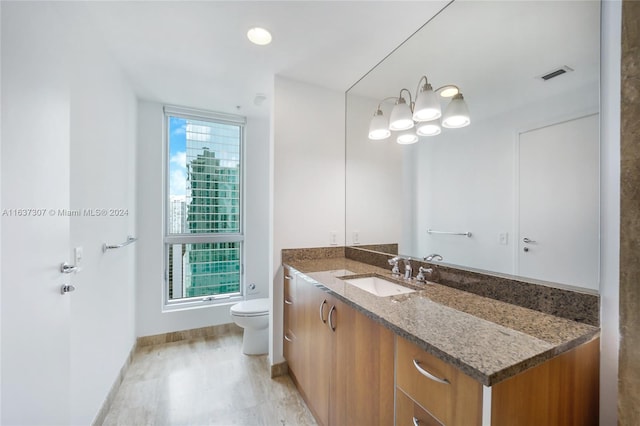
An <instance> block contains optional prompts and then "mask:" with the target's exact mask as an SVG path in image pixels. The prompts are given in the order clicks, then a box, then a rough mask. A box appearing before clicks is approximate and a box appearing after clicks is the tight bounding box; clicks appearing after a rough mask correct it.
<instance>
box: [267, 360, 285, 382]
mask: <svg viewBox="0 0 640 426" xmlns="http://www.w3.org/2000/svg"><path fill="white" fill-rule="evenodd" d="M287 373H289V364H287V361H283V362H279V363H277V364H274V365H272V366H271V378H272V379H273V378H274V377H280V376H284V375H285V374H287Z"/></svg>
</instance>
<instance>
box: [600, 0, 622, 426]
mask: <svg viewBox="0 0 640 426" xmlns="http://www.w3.org/2000/svg"><path fill="white" fill-rule="evenodd" d="M621 16H622V3H621V2H619V1H605V2H603V7H602V35H601V46H602V48H601V61H602V62H601V68H600V70H601V74H600V75H601V77H600V78H601V86H600V92H601V117H602V127H601V129H600V143H601V146H600V149H601V158H600V164H601V176H600V179H601V184H600V186H601V194H600V205H601V208H600V214H601V216H600V229H601V233H600V235H601V237H600V238H601V240H600V309H601V311H600V318H601V320H600V327H601V340H600V351H601V352H600V424H601V425H615V424H617V423H618V414H617V413H618V407H617V401H618V350H619V346H620V324H619V323H620V321H619V305H620V291H619V289H620V279H619V277H620V52H621V26H622V22H621Z"/></svg>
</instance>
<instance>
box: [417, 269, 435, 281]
mask: <svg viewBox="0 0 640 426" xmlns="http://www.w3.org/2000/svg"><path fill="white" fill-rule="evenodd" d="M425 272H426V273H428V274H433V268H424V267H422V266H421V267H420V268H418V275H416V281H418V282H421V283H423V282H425V281H427V278H426V277H425V276H424V273H425Z"/></svg>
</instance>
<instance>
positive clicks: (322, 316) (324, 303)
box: [320, 299, 327, 324]
mask: <svg viewBox="0 0 640 426" xmlns="http://www.w3.org/2000/svg"><path fill="white" fill-rule="evenodd" d="M326 304H327V299H324V300H323V301H322V303H321V304H320V321H322V323H323V324H326V323H327V320H326V319H324V305H326Z"/></svg>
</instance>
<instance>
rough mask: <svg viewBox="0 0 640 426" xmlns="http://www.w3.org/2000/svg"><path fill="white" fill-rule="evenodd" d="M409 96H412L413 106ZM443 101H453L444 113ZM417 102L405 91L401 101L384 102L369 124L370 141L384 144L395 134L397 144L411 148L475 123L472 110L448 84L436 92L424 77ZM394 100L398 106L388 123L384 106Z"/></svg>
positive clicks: (417, 91)
mask: <svg viewBox="0 0 640 426" xmlns="http://www.w3.org/2000/svg"><path fill="white" fill-rule="evenodd" d="M423 80H424V84H423ZM403 94H405V95H403ZM405 96H408V98H409V103H407V100H406V99H405ZM440 98H451V101H450V102H449V104H448V105H447V107H446V108H445V110H444V113H443V112H442V108H441V106H440V100H441V99H440ZM415 99H416V100H415V102H413V98H412V96H411V92H410V91H409V90H407V89H401V90H400V94H399V95H398V97H388V98H384V99H383V100H381V101H380V103H378V107H377V108H376V111H375V112H374V113H373V118H372V119H371V122H370V123H369V139H371V140H374V141H377V140H384V139H387V138H388V137H389V136H391V132H396V135H397V136H396V142H398V143H399V144H402V145H407V144H412V143H416V142H418V140H419V136H435V135H439V134H440V133H441V132H442V127H445V128H447V129H459V128H461V127H465V126H468V125H469V123H471V119H470V118H469V108H467V104H466V102H465V101H464V97H463V96H462V93H461V92H460V88H459V87H458V86H456V85H453V84H447V85H445V86H442V87H439V88H437V89H436V90H433V87H432V86H431V84H429V81H428V80H427V77H426V76H422V77H421V78H420V81H418V88H417V89H416V98H415ZM391 100H393V101H394V102H395V105H394V107H393V109H392V110H391V114H390V115H389V120H387V119H386V118H385V116H384V113H383V112H382V108H381V107H382V104H383V103H385V102H388V101H391Z"/></svg>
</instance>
